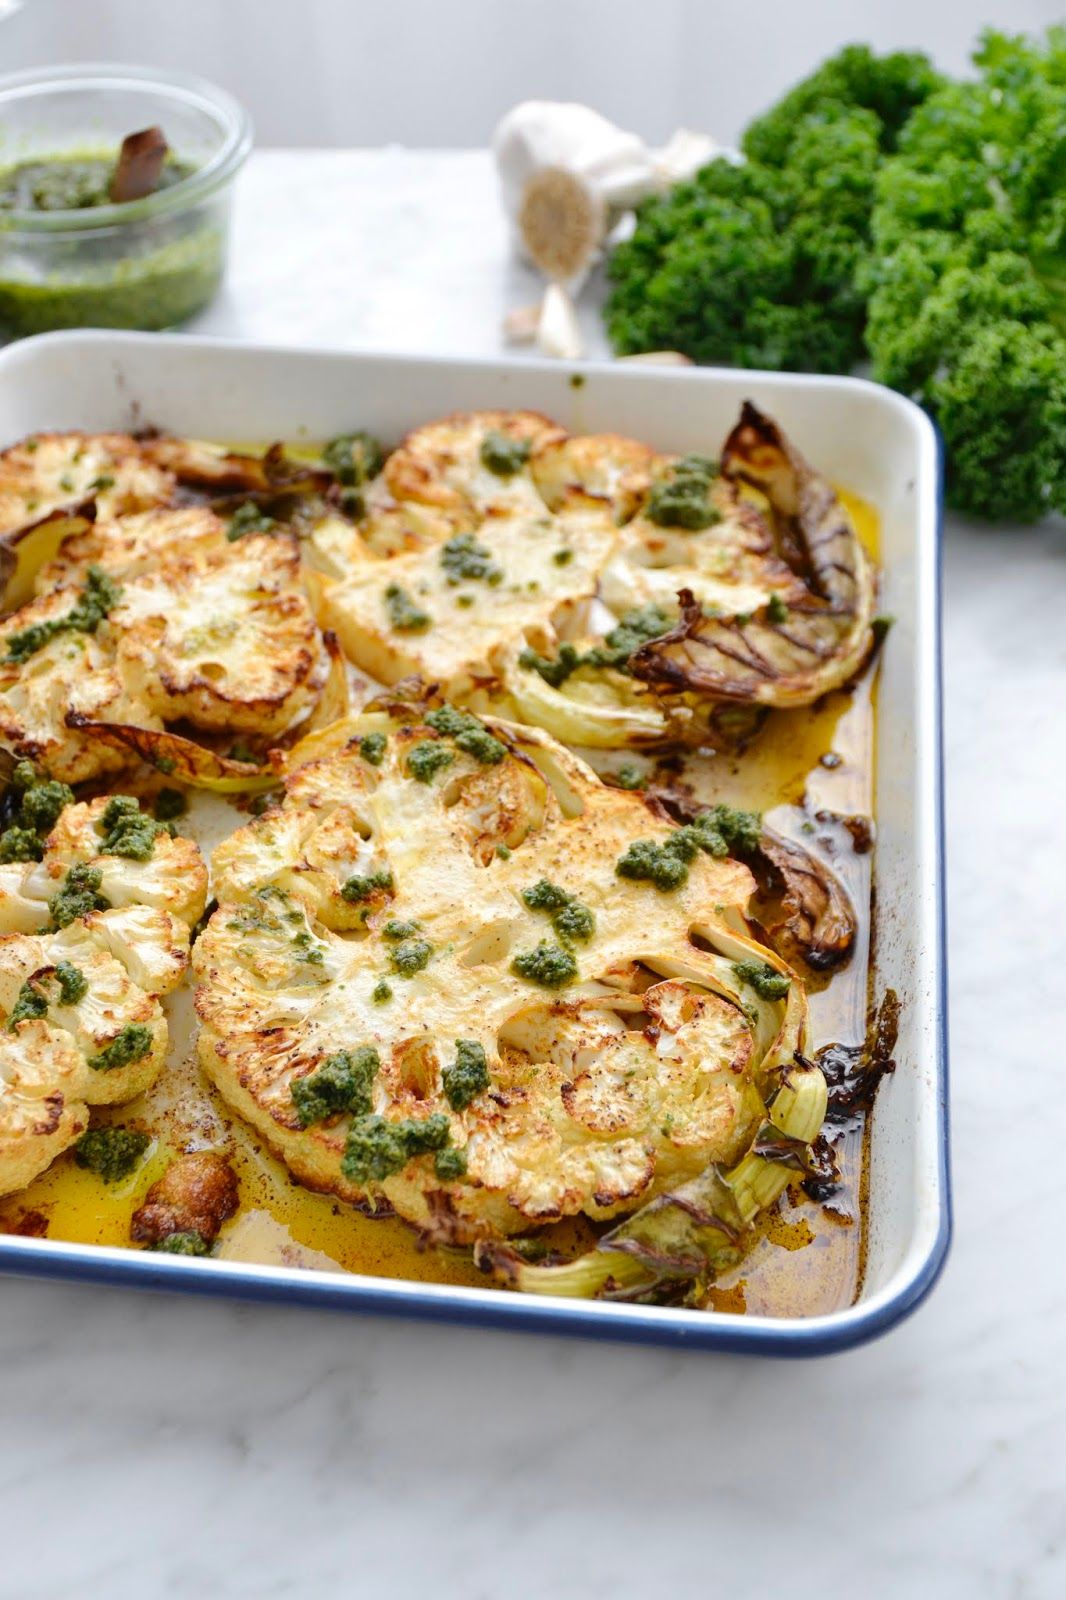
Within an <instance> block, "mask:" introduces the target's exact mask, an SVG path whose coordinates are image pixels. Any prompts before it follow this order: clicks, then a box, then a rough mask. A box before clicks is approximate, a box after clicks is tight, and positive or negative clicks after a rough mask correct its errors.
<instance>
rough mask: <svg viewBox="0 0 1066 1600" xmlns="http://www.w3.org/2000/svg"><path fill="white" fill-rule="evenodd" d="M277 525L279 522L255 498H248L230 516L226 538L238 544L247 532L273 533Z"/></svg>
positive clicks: (231, 542)
mask: <svg viewBox="0 0 1066 1600" xmlns="http://www.w3.org/2000/svg"><path fill="white" fill-rule="evenodd" d="M276 527H277V522H276V521H275V520H274V518H273V517H269V516H267V514H266V512H265V511H262V510H261V509H260V508H259V506H257V505H256V503H255V501H254V500H246V501H245V502H244V504H243V505H242V506H238V507H237V509H236V511H235V512H234V513H233V515H232V517H230V519H229V526H228V527H227V529H226V538H227V539H228V540H229V542H230V544H236V542H237V540H238V539H243V538H244V536H245V534H246V533H273V532H274V529H275V528H276Z"/></svg>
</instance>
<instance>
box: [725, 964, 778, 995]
mask: <svg viewBox="0 0 1066 1600" xmlns="http://www.w3.org/2000/svg"><path fill="white" fill-rule="evenodd" d="M733 971H734V972H735V973H736V975H737V977H738V978H739V979H740V981H741V983H746V984H747V985H748V987H749V988H750V989H754V990H755V993H756V994H757V995H758V996H759V999H760V1000H783V999H784V998H785V996H786V995H787V994H788V991H789V988H790V987H791V982H792V980H791V979H790V978H788V977H787V976H786V975H785V973H783V972H778V971H777V969H776V967H771V966H770V965H769V963H768V962H765V961H734V962H733Z"/></svg>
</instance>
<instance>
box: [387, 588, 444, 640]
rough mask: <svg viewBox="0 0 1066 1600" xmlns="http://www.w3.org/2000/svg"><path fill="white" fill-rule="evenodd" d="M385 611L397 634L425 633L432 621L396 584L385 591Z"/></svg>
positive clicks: (405, 591) (404, 590)
mask: <svg viewBox="0 0 1066 1600" xmlns="http://www.w3.org/2000/svg"><path fill="white" fill-rule="evenodd" d="M385 609H386V611H387V612H388V614H389V621H390V623H391V624H392V626H393V628H395V630H396V632H397V633H425V631H426V629H427V628H428V627H429V626H430V624H431V622H432V620H433V619H432V617H430V615H429V613H428V612H426V611H423V610H422V609H421V608H420V607H419V605H418V604H417V602H416V601H414V600H413V599H412V598H411V596H410V595H409V594H408V593H407V590H406V589H402V588H401V587H400V585H399V584H398V583H390V584H389V586H388V588H387V589H386V590H385Z"/></svg>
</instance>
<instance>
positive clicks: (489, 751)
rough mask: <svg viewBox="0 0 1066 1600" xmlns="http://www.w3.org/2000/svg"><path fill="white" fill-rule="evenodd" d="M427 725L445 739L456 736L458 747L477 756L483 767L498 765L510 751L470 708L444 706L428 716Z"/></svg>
mask: <svg viewBox="0 0 1066 1600" xmlns="http://www.w3.org/2000/svg"><path fill="white" fill-rule="evenodd" d="M426 726H427V728H432V729H433V731H434V733H439V734H440V735H441V737H442V738H446V739H452V740H454V742H455V746H456V748H457V749H458V750H462V751H463V752H464V754H466V755H468V756H473V758H474V760H475V761H480V762H481V764H482V766H486V767H494V766H496V765H497V764H498V763H499V762H501V761H502V760H503V758H504V756H505V755H506V754H507V746H506V745H505V744H503V743H502V742H501V741H500V740H499V739H496V738H494V737H493V735H492V734H491V733H490V732H489V730H488V729H487V728H486V727H485V725H484V723H483V722H479V721H478V719H477V717H473V716H471V715H470V713H469V711H457V710H456V709H455V707H454V706H441V707H440V708H439V709H438V710H436V711H430V712H428V713H427V715H426Z"/></svg>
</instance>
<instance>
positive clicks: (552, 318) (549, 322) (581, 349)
mask: <svg viewBox="0 0 1066 1600" xmlns="http://www.w3.org/2000/svg"><path fill="white" fill-rule="evenodd" d="M537 344H538V345H539V347H540V348H541V350H543V351H544V354H545V355H548V356H554V357H555V358H556V359H557V360H559V361H577V360H579V359H580V358H581V356H583V355H584V353H585V342H584V340H583V338H582V337H581V328H580V326H579V324H578V320H577V312H576V311H575V310H574V302H573V301H572V300H571V298H570V296H569V295H568V294H567V292H566V290H565V289H564V288H563V287H562V285H561V284H558V283H550V284H549V285H548V287H547V289H546V290H545V294H544V301H543V303H542V305H541V311H540V322H539V323H538V325H537Z"/></svg>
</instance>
